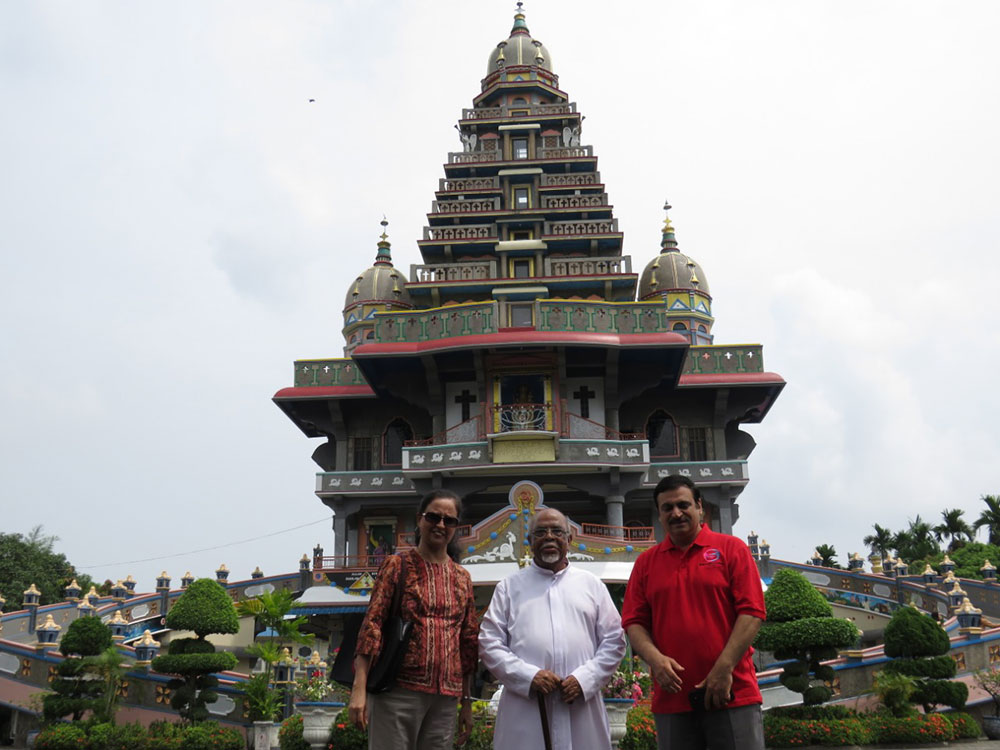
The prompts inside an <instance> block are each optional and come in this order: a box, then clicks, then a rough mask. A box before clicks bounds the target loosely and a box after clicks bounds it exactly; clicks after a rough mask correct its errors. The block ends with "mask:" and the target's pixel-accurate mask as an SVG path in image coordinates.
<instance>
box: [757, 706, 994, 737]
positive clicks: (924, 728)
mask: <svg viewBox="0 0 1000 750" xmlns="http://www.w3.org/2000/svg"><path fill="white" fill-rule="evenodd" d="M793 708H799V707H793ZM802 708H804V709H806V710H804V711H803V712H802V714H803V715H804V716H808V715H810V714H811V715H814V716H816V717H817V718H791V717H792V716H795V712H793V711H791V710H789V709H772V710H771V711H768V713H766V714H765V715H764V743H765V744H766V745H767V746H768V747H803V746H806V745H827V746H837V745H870V744H873V743H908V744H910V743H913V744H922V743H930V742H947V741H949V740H957V739H971V738H975V737H978V736H979V734H980V732H979V725H978V724H977V723H976V721H975V719H973V718H972V717H971V716H969V715H968V714H964V713H948V714H938V713H934V714H914V715H912V716H904V717H896V716H892V715H890V714H888V713H882V712H878V713H872V714H854V713H853V712H852V711H850V709H840V711H844V712H847V715H845V714H843V713H840V712H836V713H826V711H829V710H831V709H836V708H838V707H836V706H829V707H825V709H826V711H824V709H822V708H818V707H817V708H812V707H802ZM776 711H777V713H776ZM834 717H837V718H834Z"/></svg>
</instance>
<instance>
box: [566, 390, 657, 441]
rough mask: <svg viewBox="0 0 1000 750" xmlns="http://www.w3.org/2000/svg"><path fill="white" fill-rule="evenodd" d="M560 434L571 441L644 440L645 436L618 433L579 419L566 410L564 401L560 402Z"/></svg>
mask: <svg viewBox="0 0 1000 750" xmlns="http://www.w3.org/2000/svg"><path fill="white" fill-rule="evenodd" d="M562 412H563V420H562V434H563V437H567V438H573V439H586V438H591V439H594V440H645V439H646V436H645V435H644V434H643V433H641V432H619V431H618V430H613V429H612V428H610V427H608V426H607V425H603V424H601V423H600V422H595V421H594V420H592V419H587V418H586V417H581V416H580V415H579V414H573V413H571V412H569V411H567V410H566V400H565V399H563V401H562Z"/></svg>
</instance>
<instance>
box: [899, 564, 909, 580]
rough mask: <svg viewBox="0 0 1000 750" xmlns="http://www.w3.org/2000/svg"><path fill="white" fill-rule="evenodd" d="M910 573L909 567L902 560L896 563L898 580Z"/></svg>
mask: <svg viewBox="0 0 1000 750" xmlns="http://www.w3.org/2000/svg"><path fill="white" fill-rule="evenodd" d="M908 571H909V566H908V565H907V564H906V563H905V562H903V561H902V560H897V561H896V578H902V577H903V576H905V575H907V573H908Z"/></svg>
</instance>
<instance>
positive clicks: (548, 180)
mask: <svg viewBox="0 0 1000 750" xmlns="http://www.w3.org/2000/svg"><path fill="white" fill-rule="evenodd" d="M600 184H601V179H600V176H599V175H598V174H597V172H576V173H573V174H547V173H546V174H543V175H542V181H541V183H540V185H541V187H578V186H581V185H600Z"/></svg>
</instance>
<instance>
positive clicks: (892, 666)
mask: <svg viewBox="0 0 1000 750" xmlns="http://www.w3.org/2000/svg"><path fill="white" fill-rule="evenodd" d="M884 669H885V671H886V672H891V673H893V674H908V675H910V676H911V677H930V678H933V679H938V680H947V679H949V678H951V677H954V676H955V670H956V667H955V660H954V659H952V658H951V657H950V656H948V655H947V654H944V655H943V656H931V657H928V658H926V659H906V658H899V659H893V660H892V661H890V662H889V663H888V664H886V665H885V667H884Z"/></svg>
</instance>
